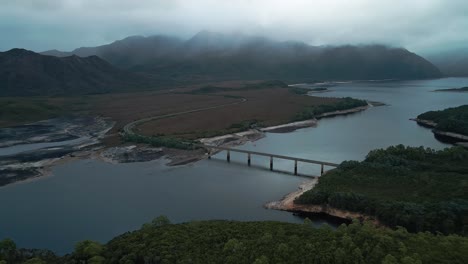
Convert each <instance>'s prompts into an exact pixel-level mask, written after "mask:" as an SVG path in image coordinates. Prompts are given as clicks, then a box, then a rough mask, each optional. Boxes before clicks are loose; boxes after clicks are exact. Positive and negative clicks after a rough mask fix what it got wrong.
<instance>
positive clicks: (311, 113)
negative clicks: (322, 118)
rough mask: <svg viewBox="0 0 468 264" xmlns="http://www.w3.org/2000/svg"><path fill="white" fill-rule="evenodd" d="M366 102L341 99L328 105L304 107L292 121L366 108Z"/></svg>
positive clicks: (346, 98)
mask: <svg viewBox="0 0 468 264" xmlns="http://www.w3.org/2000/svg"><path fill="white" fill-rule="evenodd" d="M366 105H367V101H365V100H359V99H354V98H351V97H345V98H342V99H341V100H340V101H339V102H337V103H334V104H328V105H317V106H309V107H306V108H305V109H304V110H302V111H301V112H299V113H297V114H296V116H295V117H294V119H293V121H303V120H308V119H313V118H316V117H317V116H319V115H321V114H325V113H329V112H335V111H343V110H349V109H352V108H356V107H361V106H366Z"/></svg>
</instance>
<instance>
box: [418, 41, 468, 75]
mask: <svg viewBox="0 0 468 264" xmlns="http://www.w3.org/2000/svg"><path fill="white" fill-rule="evenodd" d="M425 57H426V58H427V59H428V60H429V61H430V62H432V63H433V64H435V65H436V66H437V67H438V68H439V69H440V70H441V71H442V73H443V74H444V75H446V76H450V77H468V49H466V48H459V49H453V50H447V51H441V52H437V53H431V54H427V55H425Z"/></svg>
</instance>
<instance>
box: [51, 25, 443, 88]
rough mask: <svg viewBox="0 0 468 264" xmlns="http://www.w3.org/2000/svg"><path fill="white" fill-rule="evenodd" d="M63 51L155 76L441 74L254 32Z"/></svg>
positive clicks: (366, 53) (401, 52) (389, 54)
mask: <svg viewBox="0 0 468 264" xmlns="http://www.w3.org/2000/svg"><path fill="white" fill-rule="evenodd" d="M45 54H50V55H55V56H65V55H69V54H75V55H78V56H89V55H97V56H100V57H101V58H103V59H105V60H107V61H108V62H110V63H111V64H113V65H115V66H117V67H119V68H122V69H129V70H132V71H134V72H145V73H151V74H153V75H154V76H156V77H158V78H159V79H164V80H178V81H200V80H213V79H282V80H286V81H290V82H296V81H313V80H368V79H421V78H437V77H441V76H442V74H441V72H440V71H439V70H438V69H437V67H435V66H434V65H432V64H431V63H430V62H428V61H427V60H425V59H424V58H422V57H420V56H418V55H417V54H414V53H411V52H409V51H407V50H405V49H402V48H388V47H385V46H381V45H368V46H340V47H323V46H320V47H316V46H310V45H308V44H305V43H302V42H293V41H287V42H277V41H273V40H270V39H267V38H263V37H258V36H246V35H242V34H232V35H229V34H220V33H212V32H207V31H202V32H200V33H198V34H196V35H195V36H193V37H192V38H190V39H188V40H181V39H178V38H173V37H168V36H151V37H141V36H133V37H129V38H126V39H123V40H119V41H116V42H114V43H111V44H108V45H103V46H99V47H89V48H79V49H76V50H74V51H72V52H71V53H61V52H58V51H48V52H45Z"/></svg>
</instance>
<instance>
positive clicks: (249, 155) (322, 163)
mask: <svg viewBox="0 0 468 264" xmlns="http://www.w3.org/2000/svg"><path fill="white" fill-rule="evenodd" d="M202 147H203V148H205V149H207V150H208V159H211V156H212V155H213V154H214V152H212V150H216V151H226V160H227V162H231V152H237V153H244V154H247V165H248V166H250V165H251V161H252V155H257V156H264V157H270V170H271V171H273V160H274V159H284V160H292V161H294V175H298V172H297V163H298V162H304V163H311V164H318V165H320V166H321V169H320V175H323V173H324V172H325V171H324V167H325V166H329V167H335V168H336V167H338V166H339V165H340V164H336V163H331V162H325V161H318V160H311V159H303V158H296V157H290V156H283V155H276V154H270V153H263V152H257V151H250V150H241V149H234V148H228V147H218V146H210V145H202Z"/></svg>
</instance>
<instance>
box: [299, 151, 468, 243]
mask: <svg viewBox="0 0 468 264" xmlns="http://www.w3.org/2000/svg"><path fill="white" fill-rule="evenodd" d="M467 173H468V151H467V150H464V149H463V148H462V147H456V148H448V149H445V150H440V151H435V150H432V149H424V148H423V147H419V148H412V147H404V146H402V145H399V146H395V147H389V148H388V149H379V150H373V151H371V152H370V153H369V154H368V155H367V157H366V159H365V160H364V161H362V162H357V161H346V162H343V163H342V164H341V165H340V167H339V168H338V169H336V170H333V171H330V172H329V173H327V174H325V175H324V176H323V177H320V180H319V182H318V184H317V185H316V186H315V187H314V188H313V189H311V190H309V191H307V192H305V193H304V194H303V195H302V196H300V197H299V198H298V199H297V200H296V201H295V203H297V204H302V205H319V206H331V207H332V208H337V209H342V210H348V211H352V212H357V213H361V214H364V215H367V216H372V217H375V218H377V219H378V220H379V221H380V222H381V223H383V224H385V225H388V226H392V227H396V226H403V227H405V228H407V229H408V230H409V231H411V232H421V231H431V232H434V233H436V232H441V233H445V234H449V233H458V234H462V235H465V236H466V235H468V233H467V230H468V229H467V226H468V222H467V219H468V218H467V216H468V192H467V187H466V175H467Z"/></svg>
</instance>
